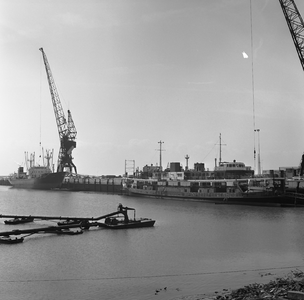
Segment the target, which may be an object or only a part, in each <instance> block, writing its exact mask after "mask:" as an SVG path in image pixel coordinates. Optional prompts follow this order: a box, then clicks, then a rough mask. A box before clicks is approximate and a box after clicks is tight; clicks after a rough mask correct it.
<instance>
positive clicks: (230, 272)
mask: <svg viewBox="0 0 304 300" xmlns="http://www.w3.org/2000/svg"><path fill="white" fill-rule="evenodd" d="M297 268H304V266H292V267H280V268H261V269H244V270H233V271H218V272H215V271H214V272H212V271H211V272H198V273H184V274H161V275H146V276H119V277H96V278H61V279H28V280H0V282H6V283H9V282H11V283H15V282H56V281H102V280H123V279H141V278H145V279H149V278H165V277H183V276H202V275H219V274H233V273H244V272H262V271H263V272H266V271H273V270H286V269H297Z"/></svg>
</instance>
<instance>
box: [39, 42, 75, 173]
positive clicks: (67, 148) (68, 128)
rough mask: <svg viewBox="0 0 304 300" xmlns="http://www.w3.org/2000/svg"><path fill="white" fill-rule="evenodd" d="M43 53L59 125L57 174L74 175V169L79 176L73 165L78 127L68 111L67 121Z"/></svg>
mask: <svg viewBox="0 0 304 300" xmlns="http://www.w3.org/2000/svg"><path fill="white" fill-rule="evenodd" d="M39 50H40V51H41V52H42V57H43V62H44V65H45V70H46V74H47V79H48V83H49V88H50V92H51V98H52V103H53V108H54V113H55V118H56V123H57V129H58V134H59V139H60V150H59V155H58V163H57V172H63V171H64V170H69V172H70V173H72V171H73V169H74V170H75V173H76V174H77V169H76V166H75V165H74V163H73V158H72V151H73V149H74V148H76V142H75V138H76V135H77V131H76V127H75V125H74V121H73V119H72V115H71V112H70V111H69V110H68V121H66V118H65V115H64V112H63V109H62V105H61V102H60V98H59V94H58V91H57V88H56V85H55V81H54V78H53V75H52V71H51V68H50V65H49V63H48V60H47V57H46V55H45V53H44V51H43V48H40V49H39Z"/></svg>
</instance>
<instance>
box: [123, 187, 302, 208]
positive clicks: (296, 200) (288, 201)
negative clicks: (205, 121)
mask: <svg viewBox="0 0 304 300" xmlns="http://www.w3.org/2000/svg"><path fill="white" fill-rule="evenodd" d="M126 195H129V196H137V197H138V196H139V197H150V198H158V199H173V200H183V201H187V200H188V201H198V202H209V203H215V204H238V205H258V206H284V207H289V206H290V207H292V206H304V195H302V194H296V193H284V194H280V195H276V194H271V193H265V192H261V193H258V192H256V193H244V194H242V195H232V194H229V193H213V194H201V193H191V192H188V193H178V192H176V193H173V192H162V191H154V190H141V189H132V188H129V189H128V190H127V191H126Z"/></svg>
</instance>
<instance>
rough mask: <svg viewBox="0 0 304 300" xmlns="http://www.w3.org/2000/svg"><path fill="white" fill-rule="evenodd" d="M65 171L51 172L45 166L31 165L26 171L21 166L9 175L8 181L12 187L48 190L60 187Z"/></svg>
mask: <svg viewBox="0 0 304 300" xmlns="http://www.w3.org/2000/svg"><path fill="white" fill-rule="evenodd" d="M65 175H66V172H54V173H53V172H52V170H51V169H50V168H49V167H47V166H32V167H31V168H29V170H28V173H27V172H24V168H23V167H19V168H18V172H17V173H14V174H13V175H11V176H10V177H9V179H8V180H9V183H10V184H11V185H12V187H14V188H21V189H38V190H50V189H55V188H60V187H61V184H62V182H63V180H64V177H65Z"/></svg>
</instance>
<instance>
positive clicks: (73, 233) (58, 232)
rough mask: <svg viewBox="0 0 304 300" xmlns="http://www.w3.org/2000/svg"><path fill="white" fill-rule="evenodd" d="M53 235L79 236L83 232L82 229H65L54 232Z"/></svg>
mask: <svg viewBox="0 0 304 300" xmlns="http://www.w3.org/2000/svg"><path fill="white" fill-rule="evenodd" d="M54 233H56V234H68V235H75V234H81V233H83V230H82V229H78V230H71V229H69V228H66V229H60V230H56V231H54Z"/></svg>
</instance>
